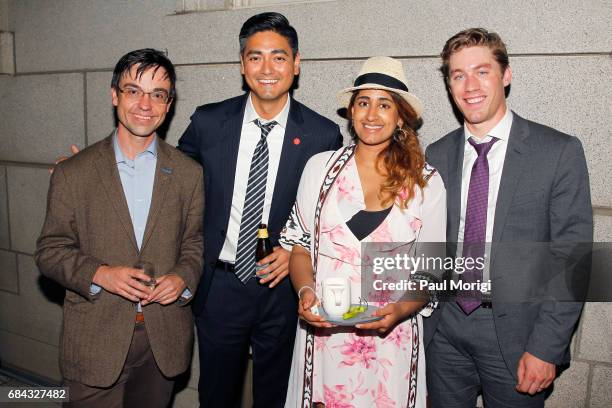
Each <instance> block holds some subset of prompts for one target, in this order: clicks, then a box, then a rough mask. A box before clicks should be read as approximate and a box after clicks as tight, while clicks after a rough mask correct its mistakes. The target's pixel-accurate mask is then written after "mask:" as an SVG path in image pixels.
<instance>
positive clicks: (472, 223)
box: [457, 137, 498, 315]
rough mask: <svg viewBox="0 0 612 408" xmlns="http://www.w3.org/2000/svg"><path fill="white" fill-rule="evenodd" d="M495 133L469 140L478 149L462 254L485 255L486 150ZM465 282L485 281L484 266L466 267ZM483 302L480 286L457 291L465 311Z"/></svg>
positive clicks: (471, 182)
mask: <svg viewBox="0 0 612 408" xmlns="http://www.w3.org/2000/svg"><path fill="white" fill-rule="evenodd" d="M497 140H498V139H497V138H495V137H493V138H492V139H491V140H490V141H488V142H486V143H476V142H475V141H474V140H473V139H472V138H471V137H470V138H469V139H468V142H469V143H470V144H471V145H472V146H473V147H474V149H476V154H478V157H477V158H476V161H475V162H474V165H473V166H472V175H471V176H470V186H469V188H468V196H467V205H466V208H465V229H464V233H463V253H462V257H463V258H464V259H465V258H472V259H476V258H479V257H484V254H485V241H486V237H487V208H488V203H489V161H488V160H487V154H488V153H489V150H491V148H492V147H493V144H494V143H495V142H497ZM460 279H461V280H462V281H463V283H476V282H477V281H478V280H481V281H482V269H479V268H477V267H474V268H466V270H465V272H464V273H463V276H462V277H461V278H460ZM481 302H482V293H481V292H480V291H478V290H460V291H459V292H458V293H457V303H459V306H460V307H461V309H463V311H464V312H465V314H468V315H469V314H470V313H472V312H473V311H474V310H476V309H477V308H478V307H479V306H480V304H481Z"/></svg>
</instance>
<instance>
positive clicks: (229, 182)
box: [220, 94, 248, 220]
mask: <svg viewBox="0 0 612 408" xmlns="http://www.w3.org/2000/svg"><path fill="white" fill-rule="evenodd" d="M247 98H248V94H245V95H244V97H243V98H242V99H240V102H239V103H237V104H235V105H234V106H233V107H232V108H231V109H228V111H227V112H226V116H225V119H224V120H223V122H222V123H221V132H222V138H223V143H222V144H223V148H222V150H221V155H222V157H220V160H221V166H222V167H223V168H224V171H223V172H222V174H223V181H222V183H221V185H222V186H223V206H222V207H221V208H223V210H224V211H225V213H224V214H222V215H221V216H222V219H224V220H229V216H230V210H231V207H232V196H233V194H234V181H235V179H236V165H237V164H238V148H239V146H240V135H241V133H242V121H243V119H244V110H245V108H246V102H247Z"/></svg>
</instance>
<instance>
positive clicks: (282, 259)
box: [257, 246, 291, 288]
mask: <svg viewBox="0 0 612 408" xmlns="http://www.w3.org/2000/svg"><path fill="white" fill-rule="evenodd" d="M272 249H273V251H274V252H272V253H271V254H270V255H268V256H266V257H265V258H264V259H262V260H261V261H259V262H257V264H259V265H265V264H267V263H269V264H270V265H268V266H267V267H266V268H265V269H262V270H261V271H259V272H257V275H259V276H261V275H265V274H267V273H269V274H270V275H268V276H266V277H265V278H264V279H260V280H259V283H261V284H262V285H265V284H266V283H268V282H270V281H272V283H270V285H268V286H269V287H271V288H273V287H274V286H276V285H278V283H279V282H280V281H281V280H283V278H284V277H285V276H287V274H288V273H289V257H290V256H291V252H289V251H287V250H286V249H284V248H282V247H279V246H276V247H274V248H272Z"/></svg>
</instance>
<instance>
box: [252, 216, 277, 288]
mask: <svg viewBox="0 0 612 408" xmlns="http://www.w3.org/2000/svg"><path fill="white" fill-rule="evenodd" d="M272 252H273V251H272V243H271V242H270V238H268V226H267V225H266V224H259V229H258V230H257V247H256V249H255V260H256V261H257V262H259V261H261V260H262V259H264V258H265V257H266V256H268V255H270V254H271V253H272ZM268 265H269V264H265V265H255V272H258V271H260V270H262V269H265V268H266V267H267V266H268ZM256 276H258V277H259V278H266V277H267V276H268V275H267V274H266V275H261V276H259V275H256Z"/></svg>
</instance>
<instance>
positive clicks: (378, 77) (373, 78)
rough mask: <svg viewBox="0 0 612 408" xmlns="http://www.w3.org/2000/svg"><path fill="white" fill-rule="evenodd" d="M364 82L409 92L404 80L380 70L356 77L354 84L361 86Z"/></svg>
mask: <svg viewBox="0 0 612 408" xmlns="http://www.w3.org/2000/svg"><path fill="white" fill-rule="evenodd" d="M363 84H377V85H382V86H385V87H387V88H393V89H401V90H402V91H405V92H408V87H407V86H406V85H405V84H404V83H403V82H402V81H400V80H398V79H395V78H393V77H392V76H389V75H386V74H381V73H378V72H370V73H369V74H363V75H360V76H358V77H357V79H355V84H354V86H361V85H363Z"/></svg>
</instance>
